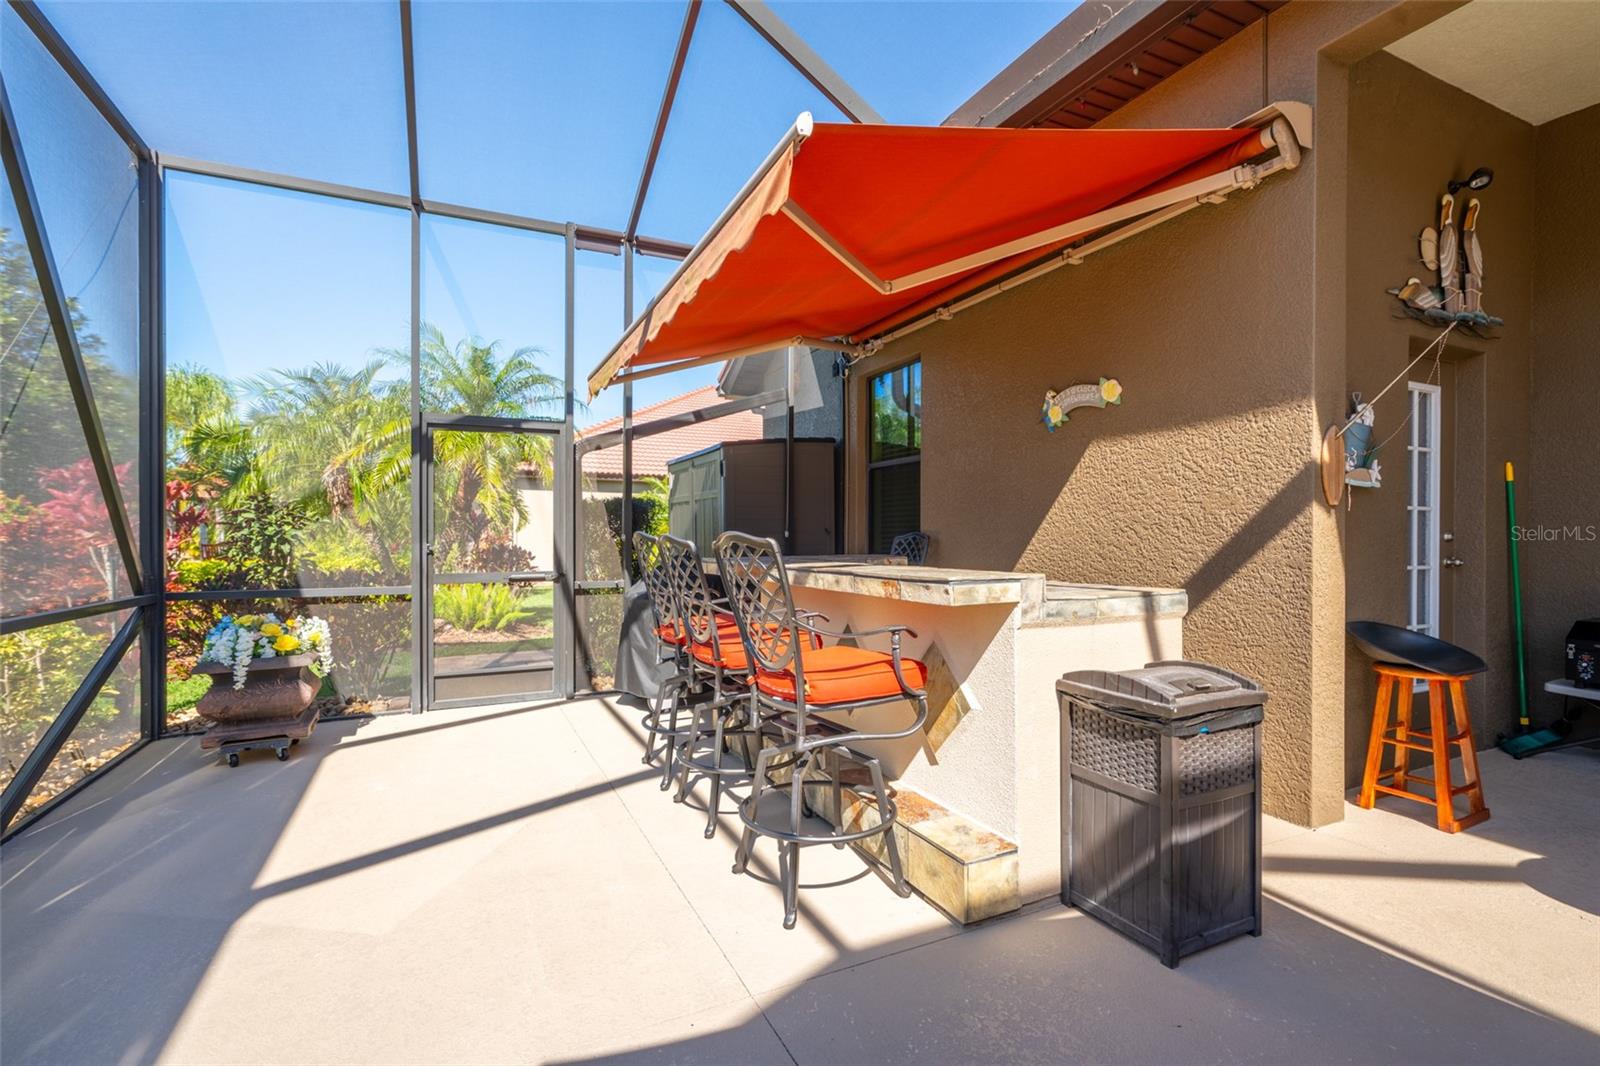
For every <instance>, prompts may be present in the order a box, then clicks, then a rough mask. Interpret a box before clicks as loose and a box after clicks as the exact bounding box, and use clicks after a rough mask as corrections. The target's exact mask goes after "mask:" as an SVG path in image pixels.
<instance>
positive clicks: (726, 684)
mask: <svg viewBox="0 0 1600 1066" xmlns="http://www.w3.org/2000/svg"><path fill="white" fill-rule="evenodd" d="M661 550H662V554H663V558H664V560H665V563H664V570H665V571H666V574H667V578H668V582H669V583H670V585H671V587H672V593H673V595H674V597H675V598H676V600H677V602H678V604H679V608H680V611H681V614H682V620H683V624H684V632H685V634H686V635H687V637H688V644H687V649H688V653H689V661H688V669H689V671H690V677H691V681H690V687H691V688H693V689H694V690H696V691H699V690H701V689H703V688H705V687H706V686H709V687H710V689H711V700H710V701H709V702H707V703H702V704H699V705H697V706H695V707H694V708H692V711H691V718H692V720H691V722H690V723H689V725H688V727H687V732H686V735H685V736H684V737H683V739H682V742H681V744H680V748H679V752H678V766H679V771H678V772H679V778H678V792H677V795H676V796H674V797H673V801H674V802H676V803H682V802H683V801H684V800H685V798H687V796H688V793H689V776H690V773H691V771H693V772H695V773H697V774H699V775H700V776H704V777H708V778H710V781H711V797H710V802H709V803H708V804H707V808H706V828H705V836H706V838H707V839H710V838H711V837H713V836H715V835H716V825H717V814H718V804H719V803H720V802H721V798H722V784H723V779H724V778H725V777H748V776H749V773H750V762H751V760H753V759H754V757H755V755H754V744H755V741H756V728H755V727H756V724H757V722H758V715H757V713H756V704H755V701H754V698H753V690H752V688H751V685H750V668H749V661H748V659H747V656H746V653H745V649H744V645H743V642H742V641H741V640H740V638H739V632H738V626H737V623H735V621H734V618H733V615H732V614H731V613H729V611H728V610H727V606H728V605H727V601H726V600H723V599H719V598H718V597H717V596H716V595H715V594H714V593H713V592H712V589H711V583H710V582H709V581H708V580H707V579H706V571H705V564H704V562H703V560H702V559H701V558H700V551H699V549H698V548H697V547H696V546H695V544H694V543H693V542H692V541H688V540H684V539H682V538H681V537H673V536H664V537H662V538H661ZM733 740H738V741H739V742H740V744H741V746H743V747H744V749H745V752H746V755H745V756H744V758H740V757H739V756H733V755H730V754H728V753H725V751H724V747H725V745H726V744H727V743H728V742H730V741H733ZM704 745H709V750H708V751H706V752H704V753H702V752H701V751H700V749H701V747H702V746H704Z"/></svg>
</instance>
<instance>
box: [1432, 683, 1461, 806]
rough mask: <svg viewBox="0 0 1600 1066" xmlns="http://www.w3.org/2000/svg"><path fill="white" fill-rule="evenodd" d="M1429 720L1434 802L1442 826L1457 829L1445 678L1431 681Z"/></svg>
mask: <svg viewBox="0 0 1600 1066" xmlns="http://www.w3.org/2000/svg"><path fill="white" fill-rule="evenodd" d="M1428 721H1429V726H1430V731H1431V732H1432V734H1433V802H1434V805H1435V807H1437V808H1438V822H1439V828H1440V829H1443V830H1444V831H1445V832H1446V833H1453V832H1455V824H1456V813H1455V808H1454V807H1453V806H1452V805H1451V803H1450V742H1449V741H1448V740H1447V739H1446V738H1447V737H1448V736H1449V735H1450V727H1449V726H1448V725H1446V724H1445V723H1446V717H1445V707H1444V682H1443V681H1429V682H1428Z"/></svg>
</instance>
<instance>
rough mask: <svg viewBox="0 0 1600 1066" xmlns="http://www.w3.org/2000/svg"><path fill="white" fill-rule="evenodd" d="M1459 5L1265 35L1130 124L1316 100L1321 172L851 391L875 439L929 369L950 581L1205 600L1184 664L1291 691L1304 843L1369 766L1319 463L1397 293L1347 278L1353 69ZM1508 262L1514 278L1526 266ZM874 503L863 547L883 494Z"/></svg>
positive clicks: (994, 318)
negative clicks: (876, 389)
mask: <svg viewBox="0 0 1600 1066" xmlns="http://www.w3.org/2000/svg"><path fill="white" fill-rule="evenodd" d="M1455 6H1458V5H1457V4H1455V3H1448V2H1445V3H1399V4H1385V3H1365V2H1361V3H1295V4H1290V5H1288V6H1287V7H1285V8H1283V9H1281V10H1279V11H1277V12H1274V13H1273V14H1272V15H1271V16H1270V17H1269V18H1268V19H1266V20H1265V21H1264V22H1262V23H1258V24H1256V25H1254V26H1252V27H1250V28H1248V29H1247V30H1246V31H1244V32H1243V33H1241V34H1239V35H1238V36H1237V37H1235V38H1234V39H1233V40H1231V41H1229V42H1227V43H1226V44H1224V45H1223V46H1221V47H1219V48H1217V49H1216V50H1215V51H1213V52H1212V53H1210V54H1208V55H1207V56H1205V57H1204V58H1203V59H1201V60H1199V61H1197V62H1196V63H1194V64H1192V65H1191V66H1190V67H1188V68H1186V69H1185V70H1184V71H1183V72H1181V73H1180V74H1178V75H1177V76H1175V77H1173V78H1171V79H1168V80H1167V81H1166V82H1164V83H1162V85H1160V86H1158V87H1157V88H1156V89H1154V90H1152V91H1150V92H1148V93H1145V94H1144V95H1143V96H1141V97H1140V98H1139V99H1138V100H1136V101H1135V102H1134V103H1132V104H1131V105H1129V106H1127V107H1125V108H1123V109H1122V110H1120V111H1119V112H1117V113H1116V114H1115V115H1114V116H1113V118H1112V120H1110V121H1109V122H1108V124H1110V125H1117V126H1126V127H1161V126H1197V125H1209V124H1228V123H1231V122H1233V121H1236V120H1237V119H1239V118H1241V117H1243V116H1244V115H1247V114H1249V113H1251V112H1252V111H1255V110H1256V109H1257V108H1259V107H1261V106H1263V105H1264V104H1266V103H1268V102H1271V101H1273V100H1300V101H1304V102H1306V103H1310V104H1311V105H1312V107H1313V110H1314V116H1315V140H1316V143H1315V147H1314V148H1313V149H1312V150H1311V151H1310V152H1308V153H1306V157H1305V161H1304V163H1303V165H1302V167H1301V168H1300V170H1298V171H1296V172H1294V173H1291V174H1285V175H1279V176H1276V177H1274V178H1272V179H1271V180H1270V181H1268V182H1267V183H1266V184H1265V185H1263V187H1262V188H1260V189H1258V190H1255V191H1252V192H1248V193H1242V194H1237V195H1235V196H1234V197H1232V198H1231V199H1230V201H1229V202H1228V203H1226V204H1223V205H1220V206H1216V207H1208V208H1205V209H1202V210H1199V211H1195V212H1192V213H1190V214H1189V215H1187V216H1185V217H1183V218H1181V219H1179V220H1176V221H1174V222H1172V223H1169V224H1167V225H1164V226H1161V227H1158V228H1157V229H1155V230H1152V231H1150V232H1148V233H1146V234H1143V235H1141V236H1139V237H1138V238H1136V239H1134V240H1131V241H1128V242H1126V243H1124V244H1121V245H1118V246H1116V247H1114V248H1112V249H1110V250H1108V251H1106V252H1104V253H1102V254H1100V255H1097V256H1095V257H1093V258H1091V259H1089V260H1088V261H1087V262H1086V263H1085V264H1084V265H1082V266H1079V267H1075V268H1065V269H1062V270H1059V271H1057V272H1055V273H1053V274H1051V275H1048V276H1046V277H1045V278H1043V279H1041V280H1039V281H1036V282H1033V283H1030V284H1029V285H1027V286H1024V287H1022V288H1020V289H1018V290H1014V291H1012V292H1010V293H1007V294H1005V295H1002V296H999V297H996V298H994V299H992V300H990V301H988V302H986V303H984V304H982V305H979V306H978V307H976V308H974V309H972V310H969V311H967V312H964V313H963V314H961V315H959V316H957V317H956V318H955V319H953V320H952V321H950V322H947V323H942V324H939V325H935V326H931V327H929V328H927V329H924V330H922V331H920V332H919V333H916V334H913V335H912V336H910V337H907V338H905V339H904V340H902V341H900V342H898V343H896V344H895V345H892V346H890V347H889V348H888V349H886V350H885V351H884V352H882V353H880V354H879V355H878V356H876V357H875V358H874V359H872V360H870V361H868V362H867V363H866V364H864V365H862V366H860V367H858V368H857V369H856V371H855V374H854V381H853V383H852V393H851V397H852V405H853V409H852V411H851V412H850V417H849V418H848V419H847V425H850V426H851V427H852V428H853V431H854V432H855V433H856V434H857V439H858V440H859V432H860V429H861V426H862V411H861V399H862V383H863V382H864V380H865V378H866V377H867V376H869V375H870V374H871V373H873V372H875V371H876V370H879V369H882V368H883V367H885V366H886V365H889V364H892V363H895V362H900V361H904V360H906V359H909V358H914V357H920V358H921V359H922V360H923V389H924V412H925V413H924V417H925V425H924V433H925V444H924V452H923V455H924V461H923V471H922V477H923V501H922V507H923V524H924V526H925V527H926V528H927V529H928V531H929V532H930V533H931V534H932V535H933V553H934V555H933V561H934V562H935V563H939V564H948V565H965V566H977V567H992V568H1016V569H1023V570H1040V571H1044V572H1045V573H1047V574H1048V575H1049V576H1051V577H1052V578H1059V579H1066V580H1078V581H1112V582H1127V583H1138V584H1160V585H1177V586H1181V587H1183V588H1186V589H1187V590H1188V591H1189V596H1190V615H1189V617H1188V619H1187V621H1186V625H1185V630H1184V642H1185V652H1186V654H1188V655H1189V656H1190V657H1192V658H1197V659H1202V660H1210V661H1213V662H1217V663H1220V664H1223V665H1227V666H1229V667H1232V668H1235V669H1238V670H1240V671H1242V672H1244V673H1247V674H1251V675H1253V676H1255V677H1257V678H1259V679H1260V680H1261V681H1263V682H1264V683H1265V684H1266V685H1267V687H1268V688H1269V690H1270V691H1271V693H1272V700H1271V704H1270V706H1269V710H1268V717H1267V724H1266V728H1265V748H1266V750H1265V760H1264V769H1263V773H1264V787H1263V792H1264V796H1265V801H1266V806H1267V809H1268V810H1269V811H1270V812H1271V813H1273V814H1276V815H1279V816H1281V817H1285V818H1288V819H1291V820H1293V821H1296V822H1300V823H1302V824H1312V825H1318V824H1323V823H1326V822H1330V821H1335V820H1337V819H1338V818H1340V817H1341V816H1342V811H1343V790H1344V782H1345V776H1346V773H1345V771H1346V759H1347V741H1346V736H1345V732H1346V721H1347V711H1346V703H1347V701H1346V691H1345V690H1346V657H1347V656H1346V651H1347V647H1346V640H1345V637H1344V621H1345V608H1346V602H1345V601H1346V588H1345V585H1346V559H1347V545H1346V543H1345V541H1344V539H1343V535H1344V529H1343V526H1344V522H1345V516H1344V514H1343V513H1342V512H1341V511H1335V510H1333V509H1330V508H1328V507H1326V506H1325V505H1323V504H1322V503H1320V502H1319V490H1318V487H1317V486H1318V480H1317V471H1316V466H1315V462H1314V457H1315V455H1316V449H1317V444H1318V442H1319V441H1320V438H1321V433H1322V430H1323V429H1324V428H1325V427H1326V426H1327V425H1329V424H1330V423H1332V422H1333V421H1334V420H1336V419H1338V418H1339V417H1341V416H1342V414H1343V413H1344V412H1345V410H1346V409H1347V403H1348V395H1347V394H1348V390H1349V389H1350V388H1351V387H1365V388H1367V389H1368V391H1369V393H1370V392H1371V391H1375V387H1376V386H1375V385H1368V384H1367V383H1366V375H1365V374H1364V373H1363V374H1362V375H1360V384H1359V385H1352V381H1353V380H1355V377H1356V376H1355V375H1353V374H1352V372H1351V371H1350V369H1349V367H1348V366H1347V358H1346V352H1347V351H1350V352H1354V351H1356V350H1357V349H1359V348H1360V347H1361V346H1362V344H1363V343H1364V342H1363V341H1362V339H1361V338H1357V337H1350V336H1348V334H1349V331H1350V326H1351V324H1352V322H1353V321H1354V319H1355V315H1354V313H1353V312H1352V310H1351V306H1352V301H1354V300H1355V299H1356V297H1355V296H1354V295H1351V294H1350V293H1351V292H1353V290H1355V289H1357V288H1359V289H1361V290H1362V292H1363V293H1366V292H1367V291H1369V290H1370V288H1371V286H1372V285H1373V284H1374V283H1375V281H1376V280H1377V279H1373V278H1368V277H1364V276H1357V275H1355V274H1352V275H1351V276H1350V277H1349V278H1348V279H1347V277H1346V271H1347V269H1349V267H1350V265H1351V264H1350V260H1351V255H1352V253H1351V251H1350V248H1349V246H1348V245H1349V242H1348V240H1347V236H1348V232H1349V231H1348V225H1349V223H1348V221H1347V218H1346V215H1347V213H1348V212H1349V211H1351V210H1354V209H1357V208H1360V207H1363V206H1364V205H1362V204H1361V203H1360V198H1359V197H1358V196H1356V195H1355V194H1354V193H1353V192H1352V189H1351V187H1350V186H1351V182H1352V176H1351V175H1350V173H1349V172H1348V170H1349V160H1348V158H1347V138H1348V136H1349V127H1350V116H1349V113H1348V112H1349V108H1350V106H1351V105H1350V79H1349V67H1348V64H1351V63H1355V62H1358V61H1360V60H1362V59H1364V58H1366V57H1367V56H1369V55H1371V54H1373V53H1374V52H1375V51H1376V50H1378V49H1381V48H1382V47H1383V46H1384V45H1386V44H1388V43H1389V42H1390V41H1393V40H1395V39H1397V38H1398V37H1400V36H1403V35H1404V34H1405V33H1407V32H1410V31H1411V30H1413V29H1415V28H1417V27H1419V26H1421V25H1423V24H1425V23H1426V22H1428V21H1431V20H1432V19H1435V18H1438V17H1440V16H1441V15H1443V14H1445V13H1447V12H1448V11H1449V10H1450V9H1452V8H1453V7H1455ZM1412 132H1413V135H1417V134H1420V133H1425V132H1428V131H1427V130H1426V129H1425V128H1421V127H1419V128H1417V129H1414V130H1413V131H1412ZM1430 136H1431V134H1430ZM1445 162H1447V163H1448V164H1449V165H1448V166H1445V167H1444V169H1449V167H1450V166H1453V165H1454V160H1453V159H1450V160H1448V161H1445ZM1441 165H1443V164H1441ZM1473 165H1478V164H1477V163H1474V164H1473ZM1490 165H1497V164H1495V163H1494V162H1493V161H1491V164H1490ZM1429 173H1430V175H1431V173H1432V172H1431V171H1430V172H1429ZM1430 180H1435V179H1434V178H1432V177H1430ZM1436 180H1444V178H1443V177H1438V178H1437V179H1436ZM1509 184H1510V186H1511V187H1512V189H1513V190H1515V187H1516V181H1515V180H1513V181H1512V182H1510V183H1509ZM1397 195H1398V194H1397ZM1407 217H1408V219H1409V217H1410V216H1409V214H1408V215H1407ZM1486 219H1487V216H1486ZM1505 221H1510V220H1509V219H1507V220H1505ZM1421 225H1422V222H1421V221H1420V220H1418V221H1416V222H1415V223H1414V224H1412V223H1411V222H1410V221H1408V222H1407V225H1406V226H1405V227H1404V228H1403V229H1402V230H1401V231H1400V232H1401V233H1402V235H1403V234H1404V233H1407V232H1410V233H1412V234H1414V233H1415V230H1416V229H1420V227H1421ZM1486 225H1487V221H1486ZM1485 238H1486V244H1487V243H1488V241H1489V240H1490V238H1489V235H1488V232H1487V231H1486V233H1485ZM1362 254H1363V256H1365V255H1366V254H1367V253H1365V252H1364V253H1362ZM1401 254H1402V255H1403V254H1404V252H1403V250H1402V253H1401ZM1490 254H1491V256H1495V257H1496V259H1495V261H1496V262H1499V263H1503V264H1504V266H1503V267H1496V268H1495V269H1498V270H1502V271H1503V273H1502V274H1501V277H1503V278H1507V277H1509V276H1510V275H1511V274H1512V273H1513V271H1514V270H1515V269H1516V266H1515V263H1514V261H1513V257H1512V256H1511V255H1510V254H1507V253H1501V252H1497V251H1494V250H1492V248H1491V252H1490ZM1385 269H1386V270H1387V267H1386V268H1385ZM1401 269H1402V270H1404V269H1405V267H1404V264H1403V263H1402V265H1401ZM1385 278H1386V275H1385ZM1403 279H1404V274H1403V273H1402V275H1401V277H1400V278H1399V279H1395V280H1382V282H1381V284H1378V285H1377V290H1376V291H1377V293H1378V294H1379V296H1380V297H1381V296H1382V289H1383V288H1384V287H1386V286H1388V285H1390V284H1395V283H1397V282H1398V281H1400V280H1403ZM1347 290H1348V291H1347ZM1383 298H1385V299H1387V297H1383ZM1361 299H1363V300H1365V299H1366V296H1365V295H1363V296H1362V297H1361ZM1381 313H1382V314H1384V315H1387V313H1388V312H1387V309H1385V310H1383V311H1382V312H1381ZM1523 322H1524V325H1523V326H1522V327H1521V328H1522V329H1524V330H1525V329H1526V325H1525V323H1526V317H1524V319H1523ZM1385 323H1386V320H1385ZM1400 365H1404V360H1403V359H1402V361H1401V362H1400V363H1399V364H1396V365H1395V366H1394V369H1398V366H1400ZM1390 373H1391V374H1392V373H1393V370H1391V371H1390ZM1101 375H1105V376H1114V377H1117V378H1119V379H1120V380H1121V381H1122V383H1123V386H1124V388H1125V389H1126V394H1125V401H1124V405H1123V406H1122V407H1121V408H1117V409H1110V410H1105V411H1095V410H1085V411H1082V412H1080V413H1079V414H1077V415H1076V416H1074V418H1073V420H1072V421H1071V422H1070V423H1069V424H1068V425H1067V426H1066V427H1064V428H1063V429H1061V430H1060V431H1058V432H1057V433H1055V434H1049V433H1046V432H1045V431H1044V430H1043V427H1042V426H1040V424H1039V422H1038V409H1039V404H1040V401H1041V399H1042V396H1043V393H1044V390H1045V389H1046V388H1059V387H1061V386H1062V385H1066V384H1071V383H1073V382H1077V381H1085V380H1094V379H1096V378H1098V377H1100V376H1101ZM1388 376H1389V375H1388V374H1386V375H1384V380H1387V377H1388ZM1495 380H1496V382H1497V381H1498V378H1496V379H1495ZM1378 384H1381V381H1380V382H1379V383H1378ZM1487 385H1488V383H1487V382H1486V383H1485V388H1487ZM1508 388H1509V389H1510V391H1511V392H1512V393H1513V394H1514V393H1515V390H1516V386H1515V385H1512V386H1508ZM1482 402H1485V403H1486V402H1487V401H1486V400H1484V401H1482ZM1388 424H1389V425H1391V426H1393V425H1394V424H1395V422H1394V421H1393V420H1390V421H1389V422H1388ZM851 461H852V462H855V461H859V455H853V456H851ZM1484 463H1485V464H1486V463H1487V460H1486V459H1485V460H1484ZM1484 469H1485V470H1486V469H1487V466H1486V465H1485V466H1484ZM1397 495H1398V494H1396V493H1391V494H1390V497H1389V498H1390V499H1393V498H1395V497H1396V496H1397ZM850 497H851V500H850V503H851V506H850V511H851V515H852V519H853V522H852V525H851V528H850V533H851V537H850V543H851V544H852V545H854V546H855V549H856V550H860V548H859V545H860V543H861V533H862V530H861V523H860V521H859V516H860V513H861V507H862V505H863V504H864V500H863V499H862V495H861V492H860V488H859V484H858V485H857V486H856V487H855V488H853V489H852V490H851V492H850ZM1402 505H1403V504H1402ZM1399 565H1400V567H1401V568H1402V570H1403V567H1404V559H1403V556H1402V557H1401V558H1400V560H1399ZM1358 569H1359V565H1358V562H1357V561H1356V560H1354V559H1351V561H1350V570H1351V571H1352V572H1354V571H1356V570H1358ZM1487 572H1488V571H1486V573H1487ZM1360 580H1361V581H1362V582H1363V583H1364V582H1365V579H1364V578H1363V579H1360ZM1363 587H1365V585H1364V584H1363ZM1394 588H1395V589H1396V590H1397V591H1399V592H1400V593H1401V594H1402V595H1403V592H1404V587H1403V584H1402V583H1400V582H1398V581H1396V582H1395V583H1394ZM1363 602H1365V601H1363ZM1402 602H1403V601H1402ZM1362 683H1364V679H1362ZM1353 699H1354V698H1353ZM1367 707H1368V709H1369V711H1368V713H1370V704H1367ZM1491 739H1492V738H1491ZM1364 744H1365V738H1364V736H1363V737H1361V738H1360V739H1359V741H1358V743H1357V746H1358V747H1364Z"/></svg>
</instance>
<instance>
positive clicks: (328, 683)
mask: <svg viewBox="0 0 1600 1066" xmlns="http://www.w3.org/2000/svg"><path fill="white" fill-rule="evenodd" d="M269 611H270V612H272V613H274V614H276V615H277V616H278V617H279V618H281V619H283V620H285V621H287V620H288V619H289V618H292V617H295V616H302V617H304V616H308V615H309V616H312V617H316V618H321V619H322V620H323V621H325V622H327V623H328V632H329V634H330V635H331V636H332V638H333V670H332V671H331V672H330V673H329V674H328V676H327V677H325V678H323V679H322V680H321V681H319V682H317V695H316V699H317V700H318V701H319V703H320V705H321V708H322V714H323V716H324V717H335V716H338V715H359V714H384V713H387V712H393V711H404V710H409V709H410V706H411V670H412V664H411V601H410V598H409V597H406V596H362V597H346V598H342V599H333V600H315V601H313V600H305V599H296V598H274V599H240V600H205V601H198V600H179V601H173V602H170V603H168V604H167V720H166V727H165V731H166V732H167V733H191V732H200V731H202V730H204V729H205V728H206V726H207V724H208V723H207V722H206V721H205V720H204V719H203V718H201V717H200V715H199V713H198V712H197V711H196V710H195V704H196V703H197V702H199V700H200V698H201V697H202V696H204V695H205V694H206V692H207V690H209V689H210V688H211V686H212V685H213V684H223V685H226V684H230V683H231V679H229V678H227V677H215V678H214V677H212V676H211V675H208V674H192V671H193V668H194V664H195V662H196V661H197V660H198V659H199V657H200V654H201V651H202V650H203V648H204V645H205V634H206V631H207V630H208V629H210V628H211V627H212V626H213V625H214V624H215V623H216V622H217V620H218V619H220V618H222V617H223V616H224V615H234V616H236V617H237V616H238V615H244V614H262V613H266V612H269Z"/></svg>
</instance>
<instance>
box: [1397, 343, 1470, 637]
mask: <svg viewBox="0 0 1600 1066" xmlns="http://www.w3.org/2000/svg"><path fill="white" fill-rule="evenodd" d="M1453 369H1454V368H1453V367H1451V365H1450V364H1448V363H1445V364H1442V365H1440V367H1439V373H1438V374H1437V375H1436V376H1435V377H1434V379H1433V380H1432V381H1412V382H1408V383H1407V385H1408V393H1409V399H1410V402H1411V411H1410V415H1411V417H1410V422H1409V425H1408V426H1407V432H1408V433H1409V438H1408V443H1407V446H1406V451H1407V454H1408V458H1409V459H1410V464H1409V465H1410V472H1411V475H1410V481H1411V484H1410V496H1409V498H1408V501H1407V506H1406V512H1407V517H1408V520H1409V522H1410V539H1409V550H1408V557H1407V560H1406V571H1407V578H1408V581H1409V588H1410V604H1411V611H1410V618H1409V619H1408V622H1409V625H1410V628H1412V629H1415V630H1418V631H1420V632H1424V633H1427V634H1429V635H1430V636H1435V637H1438V638H1440V639H1441V640H1453V639H1454V637H1455V624H1454V601H1455V588H1454V584H1455V571H1456V567H1458V566H1459V565H1460V563H1459V561H1458V560H1457V558H1456V556H1455V551H1454V549H1455V532H1454V522H1455V513H1454V507H1453V500H1454V497H1455V486H1454V480H1455V479H1454V477H1453V476H1452V468H1453V466H1454V463H1453V462H1452V461H1451V453H1450V451H1449V448H1450V442H1451V441H1452V440H1453V439H1454V432H1453V431H1454V421H1455V419H1454V417H1453V410H1454V406H1455V405H1454V400H1455V396H1454V389H1453V384H1454V376H1453Z"/></svg>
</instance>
